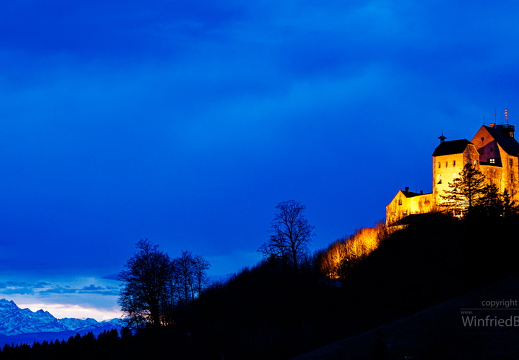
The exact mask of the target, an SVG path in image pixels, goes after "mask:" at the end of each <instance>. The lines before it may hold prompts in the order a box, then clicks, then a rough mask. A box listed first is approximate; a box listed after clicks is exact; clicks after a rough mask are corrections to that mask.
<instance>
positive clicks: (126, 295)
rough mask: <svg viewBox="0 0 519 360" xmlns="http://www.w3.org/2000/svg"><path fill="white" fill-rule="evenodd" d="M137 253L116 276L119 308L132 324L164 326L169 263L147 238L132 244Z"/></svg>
mask: <svg viewBox="0 0 519 360" xmlns="http://www.w3.org/2000/svg"><path fill="white" fill-rule="evenodd" d="M136 246H137V248H138V249H139V251H138V252H137V253H136V254H135V255H134V256H132V257H131V258H130V259H129V260H128V262H127V263H126V265H125V269H124V270H123V271H122V272H121V273H120V274H119V276H118V280H119V281H121V282H123V284H122V286H123V287H122V289H121V292H120V296H119V305H121V309H122V311H123V312H124V313H126V315H127V316H128V319H129V320H130V322H131V323H132V324H133V325H139V324H146V323H149V324H151V325H155V326H158V325H165V324H166V323H167V322H168V320H167V316H165V314H166V313H167V311H168V307H169V303H168V300H169V285H170V278H171V275H172V267H171V260H170V258H169V256H168V255H167V254H166V253H163V252H162V251H159V250H158V245H153V244H152V243H151V242H149V241H148V240H147V239H144V240H140V241H139V242H138V243H137V244H136Z"/></svg>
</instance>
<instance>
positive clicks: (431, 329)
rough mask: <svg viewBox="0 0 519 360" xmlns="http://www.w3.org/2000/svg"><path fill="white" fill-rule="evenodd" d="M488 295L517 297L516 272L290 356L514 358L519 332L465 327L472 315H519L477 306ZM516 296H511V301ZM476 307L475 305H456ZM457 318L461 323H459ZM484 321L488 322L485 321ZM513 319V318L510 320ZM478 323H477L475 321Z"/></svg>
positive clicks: (325, 359)
mask: <svg viewBox="0 0 519 360" xmlns="http://www.w3.org/2000/svg"><path fill="white" fill-rule="evenodd" d="M489 299H495V300H501V299H519V276H517V275H516V276H513V277H510V278H507V279H505V280H502V281H498V282H497V283H495V284H492V285H489V286H486V287H484V288H481V289H478V290H475V291H471V292H469V293H467V294H465V295H463V296H460V297H457V298H455V299H452V300H449V301H446V302H443V303H441V304H438V305H436V306H433V307H431V308H429V309H426V310H423V311H420V312H418V313H416V314H414V315H411V316H409V317H407V318H404V319H401V320H398V321H395V322H393V323H391V324H388V325H384V326H381V327H379V328H377V329H374V330H371V331H368V332H365V333H362V334H360V335H357V336H352V337H349V338H346V339H344V340H342V341H339V342H336V343H334V344H331V345H328V346H325V347H322V348H320V349H317V350H315V351H312V352H310V353H307V354H305V355H301V356H298V357H297V358H295V359H294V360H336V359H337V360H338V359H346V358H347V359H355V360H368V359H516V358H517V356H518V354H519V332H518V331H517V328H516V327H514V326H506V325H505V326H502V327H500V326H498V325H494V326H488V327H487V326H476V323H472V325H473V326H469V321H468V320H467V319H470V318H471V317H472V316H476V318H478V319H486V317H487V316H488V317H489V319H495V318H498V319H509V318H510V316H512V317H513V319H514V321H516V320H515V317H518V316H519V306H517V304H515V306H514V307H509V308H501V309H495V308H494V309H492V308H490V307H486V308H483V307H482V305H481V304H482V303H483V302H486V301H488V300H489ZM516 301H517V300H516ZM466 308H471V309H474V308H478V310H470V312H472V314H469V312H468V311H465V310H461V309H466ZM462 317H465V319H466V323H465V326H464V324H463V320H462ZM488 323H489V324H490V321H489V322H488ZM512 323H513V322H512ZM481 325H483V324H481Z"/></svg>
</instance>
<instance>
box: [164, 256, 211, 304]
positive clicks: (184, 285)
mask: <svg viewBox="0 0 519 360" xmlns="http://www.w3.org/2000/svg"><path fill="white" fill-rule="evenodd" d="M172 266H173V277H172V285H171V288H172V290H173V291H172V296H173V303H174V304H177V305H184V304H186V303H188V302H189V301H191V300H193V299H195V298H197V297H198V296H199V295H200V293H201V292H202V291H203V290H204V288H205V287H206V286H207V283H208V278H207V270H208V269H209V262H208V261H207V260H206V259H204V258H203V257H202V256H200V255H196V256H194V255H193V254H192V253H191V252H190V251H182V254H181V255H180V257H178V258H175V259H173V261H172Z"/></svg>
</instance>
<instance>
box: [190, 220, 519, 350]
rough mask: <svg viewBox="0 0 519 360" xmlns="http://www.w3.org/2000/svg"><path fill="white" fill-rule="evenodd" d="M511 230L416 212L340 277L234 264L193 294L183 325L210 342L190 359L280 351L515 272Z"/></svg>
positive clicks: (510, 224)
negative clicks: (230, 275) (231, 272)
mask: <svg viewBox="0 0 519 360" xmlns="http://www.w3.org/2000/svg"><path fill="white" fill-rule="evenodd" d="M517 239H519V228H518V224H517V222H515V221H508V220H504V219H494V220H491V219H485V221H481V219H476V220H474V221H473V220H471V221H458V220H455V219H452V218H450V217H446V216H442V215H430V216H425V217H419V218H416V219H414V220H413V222H412V223H411V224H409V226H408V227H407V228H406V229H404V230H400V231H397V232H395V233H393V234H392V235H391V236H390V237H389V238H387V239H386V240H385V241H383V243H382V244H381V246H380V247H379V248H378V249H377V250H375V251H374V252H373V253H371V254H370V255H369V256H368V257H367V258H366V259H365V260H364V261H363V262H361V263H360V264H359V265H358V266H357V267H356V268H355V269H354V270H353V271H352V272H351V273H350V274H349V276H348V277H347V279H345V280H344V281H343V282H337V281H335V282H328V281H324V280H323V278H322V277H320V276H319V275H317V274H315V272H312V271H311V270H309V271H308V272H306V273H303V274H298V275H297V276H294V275H293V274H289V273H286V272H284V271H283V268H282V267H279V264H275V263H264V264H261V265H258V266H257V267H254V268H252V269H246V270H244V271H243V272H241V273H240V274H238V275H237V276H236V277H235V278H234V279H231V281H229V282H228V283H226V284H222V285H221V286H220V287H216V288H213V289H211V291H209V292H207V293H206V294H205V295H204V296H203V297H201V298H200V299H199V301H198V302H196V304H195V306H194V307H193V308H192V313H193V314H196V315H194V321H191V322H190V323H191V324H194V325H192V327H191V328H190V329H191V333H192V334H194V335H195V336H197V337H199V340H200V341H201V342H205V341H207V342H208V344H210V346H209V347H208V349H211V352H208V353H205V352H204V353H203V354H200V358H218V356H221V355H225V357H226V358H236V359H238V358H244V357H246V358H258V359H259V358H266V357H268V358H279V359H286V358H290V357H293V356H296V355H298V354H301V353H305V352H308V351H310V350H311V349H312V348H317V347H319V346H322V345H325V344H327V343H328V344H329V343H332V342H334V341H337V340H340V339H341V338H345V337H348V336H354V335H357V334H360V333H362V332H365V331H369V330H370V329H374V328H378V327H380V326H383V325H385V324H389V323H392V322H394V321H397V320H399V319H403V318H406V317H408V316H411V315H413V314H415V313H419V312H420V311H423V310H425V309H427V308H430V307H432V306H434V305H436V304H440V303H442V302H445V301H448V300H449V299H453V298H455V297H458V296H461V295H463V294H465V293H466V292H468V291H472V290H475V289H477V288H480V287H483V286H487V285H489V284H491V283H493V282H496V281H499V280H501V279H503V278H505V277H508V276H511V275H514V274H517V273H518V271H517V270H518V263H517V262H516V260H515V254H518V253H519V251H518V248H519V243H518V241H517ZM505 290H506V286H505V287H504V289H503V291H504V292H505V293H506V291H505ZM458 315H459V314H458ZM192 320H193V319H192ZM422 326H423V327H424V329H425V328H426V327H428V326H429V325H428V324H427V323H426V322H424V323H423V324H422ZM213 334H216V335H214V336H213Z"/></svg>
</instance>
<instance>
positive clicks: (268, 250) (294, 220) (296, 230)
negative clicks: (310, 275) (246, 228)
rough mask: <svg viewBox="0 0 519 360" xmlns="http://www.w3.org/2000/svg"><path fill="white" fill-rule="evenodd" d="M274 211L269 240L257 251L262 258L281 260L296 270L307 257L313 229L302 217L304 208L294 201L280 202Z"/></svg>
mask: <svg viewBox="0 0 519 360" xmlns="http://www.w3.org/2000/svg"><path fill="white" fill-rule="evenodd" d="M276 209H277V213H276V215H275V216H274V219H273V220H272V225H271V230H270V232H271V235H270V240H269V241H268V242H266V243H264V244H262V245H261V247H260V249H259V251H260V252H261V253H263V256H264V257H266V258H269V257H275V258H278V259H282V260H283V261H286V262H287V263H288V264H290V265H291V266H292V267H293V268H294V270H297V269H299V267H300V266H301V264H302V262H303V261H304V260H306V259H307V257H308V252H309V251H308V243H309V242H310V239H311V237H312V236H313V235H314V234H313V229H314V227H313V226H311V225H310V224H309V223H308V220H307V219H306V218H305V217H304V215H303V212H304V210H305V209H306V206H304V205H302V204H300V203H299V202H297V201H295V200H289V201H284V202H281V203H279V204H278V205H277V206H276Z"/></svg>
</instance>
